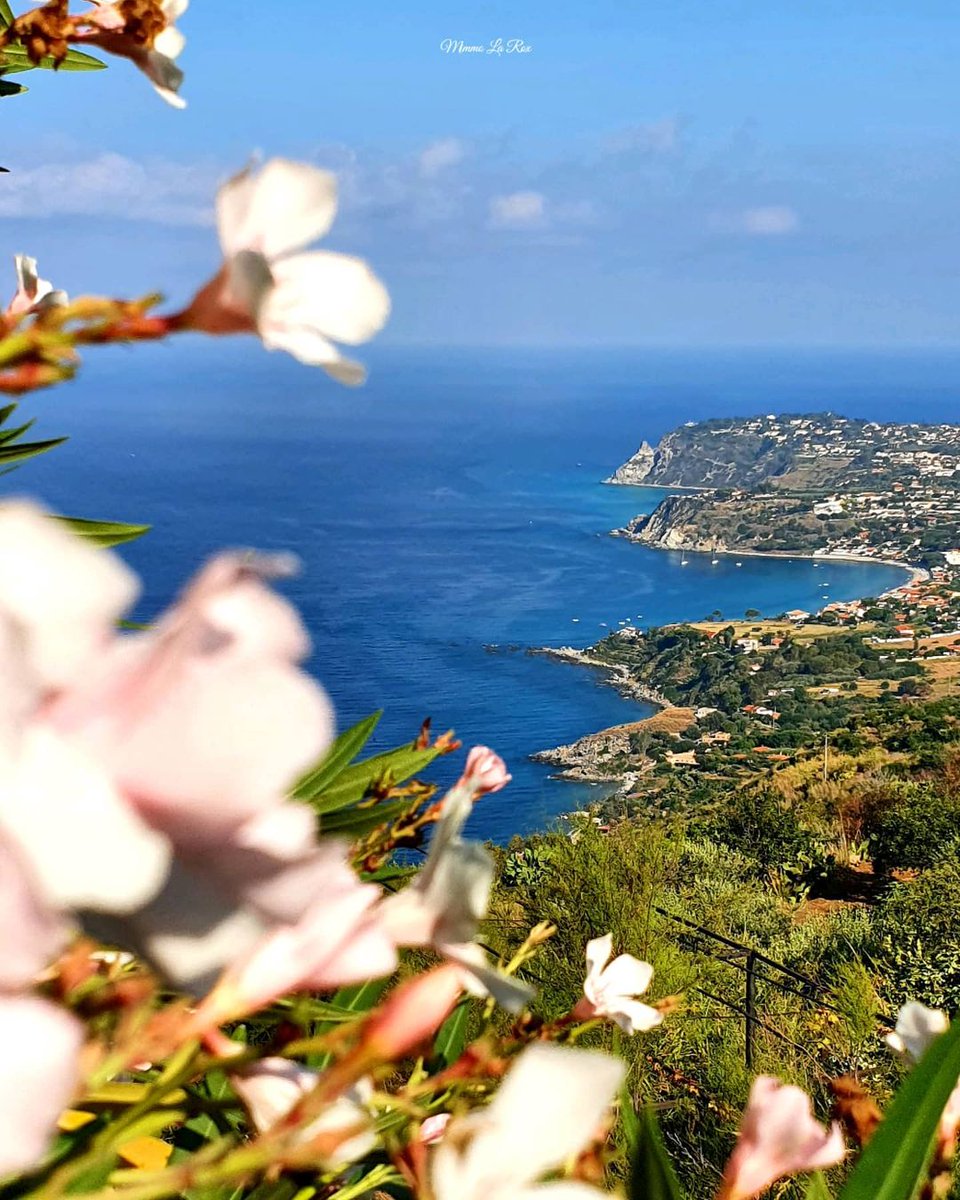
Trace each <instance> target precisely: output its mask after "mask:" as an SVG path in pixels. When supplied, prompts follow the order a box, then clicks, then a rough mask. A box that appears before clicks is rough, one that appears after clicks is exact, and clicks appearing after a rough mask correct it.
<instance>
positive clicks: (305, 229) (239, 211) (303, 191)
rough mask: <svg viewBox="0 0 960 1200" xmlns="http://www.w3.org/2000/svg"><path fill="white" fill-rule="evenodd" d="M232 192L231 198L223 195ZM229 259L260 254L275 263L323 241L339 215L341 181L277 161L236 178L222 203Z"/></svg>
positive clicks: (224, 242)
mask: <svg viewBox="0 0 960 1200" xmlns="http://www.w3.org/2000/svg"><path fill="white" fill-rule="evenodd" d="M224 191H227V193H228V194H227V195H224V194H223V193H224ZM217 211H218V224H219V229H220V240H221V244H222V245H223V248H224V251H225V253H226V255H227V256H228V257H229V256H230V255H232V254H236V253H238V252H239V251H240V250H256V251H259V253H261V254H263V255H265V256H266V257H267V258H268V259H270V260H273V259H274V258H276V257H277V256H278V255H281V254H287V253H289V252H290V251H292V250H299V249H300V248H301V247H303V246H307V245H309V244H310V243H311V242H314V241H316V240H317V238H321V237H323V235H324V234H325V233H327V232H328V230H329V229H330V226H331V225H332V224H333V219H334V217H335V216H336V213H337V180H336V176H335V175H332V174H331V173H330V172H329V171H322V170H320V168H319V167H314V166H310V165H309V164H308V163H298V162H292V161H291V160H289V159H286V158H273V159H271V160H270V161H269V162H268V163H266V164H265V165H264V166H263V167H262V168H261V169H260V170H259V171H258V172H256V174H253V173H250V172H246V173H242V174H241V175H240V176H237V177H235V178H234V179H233V180H231V181H230V183H228V184H227V185H225V188H222V189H221V196H220V197H218V202H217Z"/></svg>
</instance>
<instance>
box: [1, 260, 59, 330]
mask: <svg viewBox="0 0 960 1200" xmlns="http://www.w3.org/2000/svg"><path fill="white" fill-rule="evenodd" d="M13 261H14V266H15V269H16V272H17V290H16V293H15V294H14V297H13V299H12V300H11V301H10V303H9V304H8V305H7V316H8V317H19V316H22V315H23V314H24V313H36V312H43V311H44V310H45V309H48V308H59V307H60V306H61V305H64V304H66V303H67V293H66V292H61V291H59V290H58V289H57V288H55V287H54V286H53V284H52V283H51V282H50V281H49V279H41V278H40V276H39V274H38V273H37V260H36V259H35V258H30V257H29V255H26V254H16V255H14V258H13Z"/></svg>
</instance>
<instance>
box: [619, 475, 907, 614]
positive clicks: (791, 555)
mask: <svg viewBox="0 0 960 1200" xmlns="http://www.w3.org/2000/svg"><path fill="white" fill-rule="evenodd" d="M634 486H643V485H639V484H638V485H634ZM610 536H611V537H622V538H624V540H625V541H628V542H632V543H633V544H634V545H635V546H646V548H647V549H648V550H659V551H660V552H661V553H670V554H710V555H719V554H722V555H724V556H725V557H727V558H786V559H799V560H801V561H804V562H853V563H861V564H868V565H869V564H873V565H876V566H880V567H897V568H898V569H899V570H901V571H906V572H907V576H908V578H907V579H906V581H905V582H904V583H901V584H897V586H896V587H891V588H887V590H886V591H885V592H881V593H880V595H881V596H891V595H893V593H894V592H898V591H899V590H900V589H901V588H902V587H908V586H909V585H910V584H913V583H920V582H922V581H924V580H927V579H929V578H930V572H929V571H928V570H927V569H926V567H919V566H917V565H916V564H915V563H907V562H902V561H901V560H900V559H897V558H875V557H874V556H873V555H871V554H834V553H831V552H830V551H829V550H814V552H813V553H812V554H803V553H801V552H800V551H789V550H714V549H709V550H705V549H700V548H699V547H693V546H669V547H668V546H654V545H651V544H650V543H649V542H644V541H643V540H641V539H640V538H639V537H637V536H636V535H630V534H627V533H625V532H624V531H623V530H622V529H612V530H611V531H610ZM861 599H863V597H861V596H855V597H853V598H852V599H851V600H850V601H848V602H847V603H850V604H853V603H856V602H857V601H859V600H861ZM678 623H679V624H682V622H678Z"/></svg>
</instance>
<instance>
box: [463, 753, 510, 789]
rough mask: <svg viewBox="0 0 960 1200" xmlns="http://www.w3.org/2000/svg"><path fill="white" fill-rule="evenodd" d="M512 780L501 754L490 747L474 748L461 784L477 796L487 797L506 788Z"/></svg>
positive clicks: (468, 756) (469, 756) (468, 758)
mask: <svg viewBox="0 0 960 1200" xmlns="http://www.w3.org/2000/svg"><path fill="white" fill-rule="evenodd" d="M512 778H513V776H512V775H511V774H510V773H509V771H508V770H507V764H506V763H505V762H504V761H503V759H502V758H501V757H500V755H499V754H497V753H495V752H494V751H493V750H491V749H490V748H489V747H488V746H474V747H473V749H472V750H471V751H470V753H469V754H468V755H467V765H466V767H465V768H464V771H463V776H462V778H461V781H460V782H461V785H462V786H463V787H466V788H468V789H470V790H471V791H472V792H473V793H474V795H475V796H486V795H488V794H489V793H491V792H499V791H500V790H501V789H502V788H505V787H506V786H507V784H508V783H509V782H510V780H511V779H512Z"/></svg>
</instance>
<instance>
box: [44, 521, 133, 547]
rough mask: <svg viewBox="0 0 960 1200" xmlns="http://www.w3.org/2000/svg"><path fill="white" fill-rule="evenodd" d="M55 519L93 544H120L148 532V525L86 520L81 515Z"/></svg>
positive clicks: (105, 545) (106, 545)
mask: <svg viewBox="0 0 960 1200" xmlns="http://www.w3.org/2000/svg"><path fill="white" fill-rule="evenodd" d="M55 520H57V521H59V522H60V523H61V524H62V525H66V526H67V528H68V529H70V530H71V531H72V532H73V533H75V534H77V535H78V536H79V537H82V538H83V539H84V541H87V542H92V543H93V544H94V545H95V546H104V547H108V546H122V545H123V544H124V543H125V542H132V541H135V540H136V539H137V538H139V537H143V535H144V534H145V533H149V532H150V526H149V525H126V524H124V523H123V522H121V521H88V520H86V519H85V518H83V517H56V518H55Z"/></svg>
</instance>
